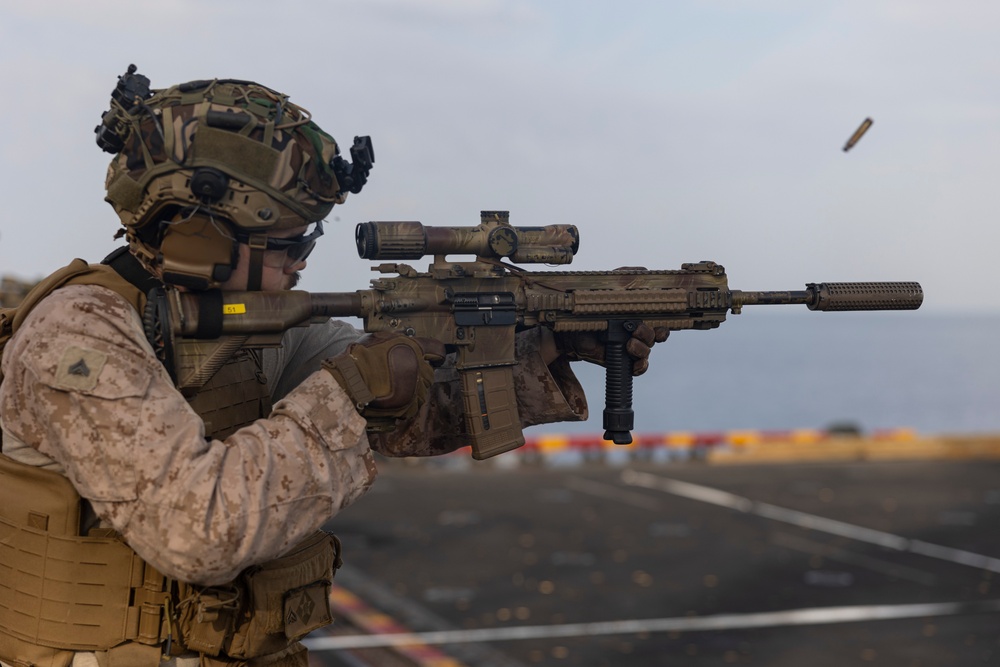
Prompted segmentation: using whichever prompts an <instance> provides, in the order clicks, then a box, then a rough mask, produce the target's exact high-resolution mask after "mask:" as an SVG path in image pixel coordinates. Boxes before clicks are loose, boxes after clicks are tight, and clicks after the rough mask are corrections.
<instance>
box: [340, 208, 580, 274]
mask: <svg viewBox="0 0 1000 667" xmlns="http://www.w3.org/2000/svg"><path fill="white" fill-rule="evenodd" d="M355 240H356V241H357V244H358V255H359V256H360V257H361V258H362V259H379V260H381V259H420V258H421V257H424V256H426V255H435V256H445V255H475V256H476V257H480V258H492V259H502V258H507V259H509V260H510V261H512V262H515V263H519V264H569V263H570V262H572V261H573V255H574V254H576V251H577V249H578V248H579V247H580V233H579V232H578V231H577V229H576V226H575V225H546V226H545V227H513V226H511V225H510V223H509V222H507V212H506V211H483V214H482V223H481V224H479V225H478V226H476V227H431V226H429V225H424V224H421V223H419V222H415V221H412V222H362V223H359V224H358V226H357V229H356V230H355Z"/></svg>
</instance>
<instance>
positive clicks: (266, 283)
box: [221, 226, 307, 292]
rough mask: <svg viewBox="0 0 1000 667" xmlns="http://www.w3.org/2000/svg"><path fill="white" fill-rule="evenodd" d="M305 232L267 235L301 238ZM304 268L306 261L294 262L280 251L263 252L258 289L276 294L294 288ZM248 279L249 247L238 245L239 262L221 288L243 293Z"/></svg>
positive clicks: (291, 231)
mask: <svg viewBox="0 0 1000 667" xmlns="http://www.w3.org/2000/svg"><path fill="white" fill-rule="evenodd" d="M306 231H307V227H306V226H302V227H296V228H294V229H286V230H282V231H278V232H274V233H271V234H268V236H271V237H273V238H294V237H296V236H302V235H303V234H305V233H306ZM305 268H306V260H304V259H301V260H296V259H292V258H290V257H289V256H288V253H286V252H284V251H281V250H265V251H264V266H263V267H262V275H261V279H260V288H261V289H262V290H263V291H265V292H277V291H281V290H288V289H292V288H293V287H295V285H296V283H298V282H299V271H302V270H303V269H305ZM249 277H250V246H248V245H246V244H245V243H240V244H239V260H238V261H237V264H236V268H235V269H234V270H233V275H232V276H231V277H230V278H229V280H227V281H226V282H224V283H223V284H222V286H221V289H222V290H223V291H243V290H246V288H247V280H248V278H249Z"/></svg>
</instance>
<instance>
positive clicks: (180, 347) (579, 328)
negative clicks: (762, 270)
mask: <svg viewBox="0 0 1000 667" xmlns="http://www.w3.org/2000/svg"><path fill="white" fill-rule="evenodd" d="M356 240H357V245H358V254H359V255H360V256H361V257H362V258H363V259H372V260H403V259H420V258H422V257H424V256H425V255H432V256H433V257H434V261H433V263H432V264H431V265H430V267H429V269H428V271H427V272H426V273H421V272H419V271H417V270H416V269H414V268H413V267H411V266H409V265H406V264H397V263H391V264H381V265H378V266H376V267H373V270H376V271H378V272H379V273H381V274H383V275H387V274H393V275H389V277H382V278H377V279H374V280H372V282H371V289H367V290H359V291H357V292H346V293H309V292H303V291H288V292H219V291H214V292H202V293H181V292H178V291H176V290H168V291H166V292H164V293H163V294H161V295H160V296H159V297H158V298H156V299H151V300H150V308H149V309H148V312H147V323H150V322H153V323H155V325H154V326H155V330H156V335H157V336H158V337H159V339H160V347H161V350H162V351H163V354H164V357H165V359H166V360H167V363H168V368H169V367H171V366H172V367H173V369H174V372H175V379H176V380H177V382H178V386H179V387H180V388H181V389H182V391H183V390H191V389H196V388H198V387H199V386H201V384H203V383H204V382H206V381H207V380H208V378H210V377H211V376H212V374H214V372H215V371H216V370H217V369H218V367H219V365H220V364H221V363H222V362H224V361H225V360H226V359H227V358H228V357H229V355H230V354H231V353H232V351H233V350H234V349H236V348H239V347H241V346H266V345H274V344H277V343H278V342H280V338H281V334H282V332H284V331H285V330H287V329H289V328H290V327H293V326H298V325H304V324H308V323H310V322H314V321H322V320H324V319H326V318H330V317H351V316H353V317H360V318H362V319H363V320H364V328H365V331H368V332H376V331H393V332H398V333H403V334H406V335H409V336H421V337H427V338H436V339H438V340H440V341H442V342H444V343H445V344H446V345H448V346H449V348H450V349H452V350H454V351H455V352H456V353H457V356H456V365H455V366H456V369H457V370H458V373H459V377H460V378H461V383H462V395H463V401H464V408H465V427H466V432H467V435H468V438H469V444H470V445H471V446H472V456H473V457H474V458H476V459H485V458H488V457H491V456H494V455H496V454H500V453H502V452H505V451H508V450H511V449H514V448H516V447H519V446H521V445H522V444H524V435H523V433H522V431H521V422H520V419H519V417H518V414H517V402H516V396H515V392H514V383H513V372H512V371H513V367H514V366H515V365H516V364H517V358H516V356H515V352H514V337H515V332H516V331H517V330H519V329H524V328H527V327H534V326H539V325H541V326H546V327H549V328H551V329H553V330H554V331H556V332H584V331H597V332H606V337H607V343H606V345H605V366H606V369H607V380H606V387H605V389H606V396H605V409H604V428H605V430H606V432H605V434H604V438H605V439H606V440H613V441H614V442H615V443H617V444H627V443H630V442H631V441H632V438H631V434H630V433H629V432H630V431H631V430H632V426H633V412H632V379H633V378H632V373H631V369H632V360H631V358H630V357H629V356H628V355H627V353H626V352H625V343H626V342H627V341H628V339H629V337H630V336H631V332H632V331H634V330H635V328H636V327H637V326H638V324H639V323H641V322H645V323H647V324H648V325H650V326H653V327H667V328H668V329H670V330H672V331H678V330H682V329H697V330H703V329H714V328H716V327H718V326H719V325H720V324H722V322H724V321H725V319H726V314H727V313H728V312H730V311H732V312H733V313H734V314H736V313H739V312H740V311H741V309H742V308H743V306H749V305H756V304H804V305H806V306H807V307H808V308H809V309H810V310H914V309H916V308H919V307H920V304H921V302H922V301H923V291H922V290H921V287H920V285H919V284H918V283H915V282H901V283H887V282H869V283H818V284H816V283H813V284H809V285H806V289H804V290H801V291H789V292H743V291H739V290H731V289H729V285H728V283H727V278H726V272H725V270H724V269H723V268H722V266H720V265H718V264H716V263H715V262H698V263H694V264H682V265H681V268H680V270H673V271H648V270H646V269H637V268H626V269H618V270H615V271H574V272H571V271H544V272H533V271H525V270H523V269H521V268H519V267H517V266H514V265H512V264H508V263H505V262H502V261H501V260H502V259H508V260H509V261H511V262H515V263H532V262H533V263H547V264H569V263H570V262H571V261H572V258H573V255H574V254H575V253H576V251H577V249H578V247H579V234H578V232H577V229H576V227H574V226H573V225H549V226H546V227H513V226H511V225H510V223H509V221H508V214H507V212H506V211H484V212H483V214H482V221H481V223H480V224H479V225H478V226H476V227H430V226H426V225H422V224H421V223H419V222H365V223H361V224H359V225H358V227H357V231H356ZM458 254H464V255H474V256H475V260H474V261H471V262H453V261H450V260H448V259H447V256H448V255H458ZM147 326H149V324H147Z"/></svg>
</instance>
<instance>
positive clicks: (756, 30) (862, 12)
mask: <svg viewBox="0 0 1000 667" xmlns="http://www.w3.org/2000/svg"><path fill="white" fill-rule="evenodd" d="M275 7H278V8H279V9H275ZM997 25H1000V5H998V4H997V3H993V2H958V3H950V4H948V5H947V7H946V6H945V5H944V4H942V3H940V2H935V1H931V0H886V1H878V0H870V1H865V2H862V1H853V0H843V1H834V2H810V3H804V2H792V1H785V0H759V1H757V2H739V1H736V0H730V1H726V2H724V1H722V0H704V1H702V2H693V1H687V0H675V1H672V2H659V1H642V0H620V1H618V2H596V1H585V0H552V1H548V2H542V1H535V2H531V1H527V0H422V1H416V0H363V1H362V0H353V1H350V0H324V1H322V2H320V1H318V0H314V1H311V2H309V1H306V0H284V1H283V2H282V3H271V2H266V3H265V2H262V1H259V0H197V1H196V0H158V1H156V2H147V1H144V0H131V1H125V0H89V1H88V2H86V3H83V2H78V1H76V0H40V1H39V2H34V3H25V2H22V1H21V0H0V65H2V66H0V87H2V90H3V91H4V98H5V103H4V104H2V105H0V124H2V126H3V127H4V128H6V131H4V132H2V133H0V183H2V184H3V185H2V192H3V200H4V202H5V209H6V210H5V214H4V215H3V216H2V217H0V274H7V275H14V276H18V277H23V278H37V277H40V276H42V275H45V274H47V273H49V272H50V271H52V270H54V269H56V268H58V267H60V266H62V265H64V264H66V263H68V262H69V261H70V260H71V259H72V258H74V257H84V258H85V259H88V260H92V261H97V260H99V259H100V258H101V257H103V256H104V255H105V254H106V253H107V252H108V251H109V250H110V249H112V248H113V247H114V246H115V245H116V243H115V241H114V240H113V238H112V237H113V235H114V233H115V231H117V229H118V227H119V223H118V220H117V217H116V216H115V215H114V212H113V211H112V210H111V208H110V206H109V205H108V204H106V203H105V202H104V201H103V196H104V191H103V184H104V175H105V170H106V167H107V163H108V161H109V156H108V155H107V154H105V153H103V152H102V151H101V150H100V149H98V147H97V146H96V144H95V142H94V134H93V128H94V127H95V126H96V125H97V123H98V122H99V120H100V116H101V114H102V112H103V111H104V110H105V109H106V108H107V107H108V100H109V94H110V92H111V90H112V89H113V88H114V86H115V83H116V80H117V77H118V76H119V75H121V74H122V73H124V71H125V69H126V68H127V67H128V65H129V64H130V63H135V64H136V65H137V66H138V71H139V72H140V73H141V74H144V75H145V76H147V77H149V78H150V79H151V81H152V86H153V87H154V88H165V87H168V86H170V85H173V84H176V83H180V82H183V81H188V80H194V79H205V78H213V77H220V78H241V79H250V80H254V81H258V82H260V83H262V84H264V85H267V86H270V87H272V88H275V89H277V90H280V91H282V92H284V93H287V94H289V95H290V96H291V100H292V101H293V102H296V103H297V104H300V105H301V106H304V107H305V108H307V109H309V110H310V111H311V112H312V114H313V117H314V118H315V120H316V121H317V122H318V123H319V125H321V126H322V127H323V128H324V129H326V130H327V131H328V132H330V133H331V134H332V135H333V136H334V137H336V138H337V139H338V140H339V141H340V143H341V144H342V145H345V146H349V145H350V143H351V140H352V138H353V136H355V135H360V134H368V135H371V137H372V140H373V144H374V147H375V155H376V163H375V168H374V170H373V172H372V175H371V179H370V181H369V184H368V185H367V186H366V187H365V189H364V191H363V192H362V193H360V194H358V195H351V197H350V198H349V199H348V201H347V203H346V204H345V205H343V206H340V207H337V208H335V209H334V211H333V213H332V214H331V217H330V224H329V225H328V227H327V235H326V237H325V238H324V239H323V242H322V243H321V245H320V247H319V248H318V249H317V250H316V252H315V253H314V254H313V255H312V256H311V257H310V261H309V264H310V266H309V269H308V270H307V271H306V274H305V279H304V281H303V282H302V284H301V287H303V288H305V289H309V290H313V291H352V290H356V289H364V288H366V287H367V285H368V280H369V279H370V278H371V277H372V273H371V271H370V264H369V262H367V261H364V260H361V259H359V258H358V257H357V254H356V251H355V247H354V243H353V230H354V225H355V224H356V223H358V222H361V221H367V220H420V221H422V222H423V223H424V224H432V225H475V224H476V223H477V222H478V219H479V211H480V210H484V209H503V210H509V211H510V212H511V222H512V223H513V224H515V225H525V226H534V225H542V224H551V223H572V224H576V225H577V226H578V227H579V230H580V235H581V247H580V250H579V252H578V254H577V257H576V259H575V261H574V263H573V265H572V267H571V268H574V269H585V270H597V269H613V268H616V267H618V266H623V265H628V266H646V267H648V268H651V269H670V268H679V266H680V264H681V263H684V262H693V261H700V260H713V261H716V262H718V263H720V264H722V265H724V266H725V267H726V269H727V271H728V274H729V280H730V286H731V287H732V288H733V289H742V290H787V289H802V287H803V285H804V284H805V283H808V282H820V281H867V280H917V281H920V282H921V283H922V284H923V287H924V290H925V293H926V298H925V305H924V309H925V310H927V311H931V312H941V313H951V312H962V313H977V312H989V313H996V312H1000V289H997V288H996V286H997V285H998V283H1000V281H998V280H997V279H996V278H995V272H994V258H995V252H996V248H997V246H998V241H1000V226H998V225H997V224H996V222H997V221H996V218H997V214H998V211H1000V187H998V183H1000V86H998V85H997V80H998V78H1000V40H998V39H996V34H995V33H996V26H997ZM866 117H870V118H872V119H873V121H874V124H873V126H872V127H871V129H870V130H869V131H868V133H867V134H866V135H865V136H864V138H863V139H862V140H861V141H860V142H859V143H858V144H857V146H855V147H854V149H853V150H851V151H850V152H848V153H845V152H844V151H843V150H842V148H843V145H844V143H845V142H846V140H847V138H848V137H849V136H850V135H851V134H852V133H853V132H854V130H855V129H856V128H857V127H858V125H859V124H860V123H861V122H862V121H863V120H864V119H865V118H866ZM412 263H413V264H415V265H417V266H418V267H420V266H422V265H423V264H422V263H421V262H412ZM529 268H533V269H535V270H544V269H546V267H544V266H538V267H529ZM976 285H978V286H979V287H975V286H976ZM974 287H975V288H974ZM973 288H974V289H973Z"/></svg>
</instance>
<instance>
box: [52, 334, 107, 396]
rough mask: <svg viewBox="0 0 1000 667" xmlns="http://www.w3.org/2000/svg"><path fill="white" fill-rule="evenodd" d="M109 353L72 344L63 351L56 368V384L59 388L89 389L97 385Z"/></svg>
mask: <svg viewBox="0 0 1000 667" xmlns="http://www.w3.org/2000/svg"><path fill="white" fill-rule="evenodd" d="M107 361H108V355H107V354H105V353H104V352H98V351H97V350H88V349H85V348H82V347H76V346H75V345H74V346H71V347H68V348H66V351H65V352H63V355H62V358H61V359H60V360H59V366H58V367H57V368H56V377H55V382H54V385H55V386H56V387H57V388H59V389H75V390H78V391H81V390H82V391H87V390H90V389H93V388H94V387H95V386H97V378H98V377H99V376H100V375H101V370H102V369H103V368H104V364H105V363H107Z"/></svg>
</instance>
